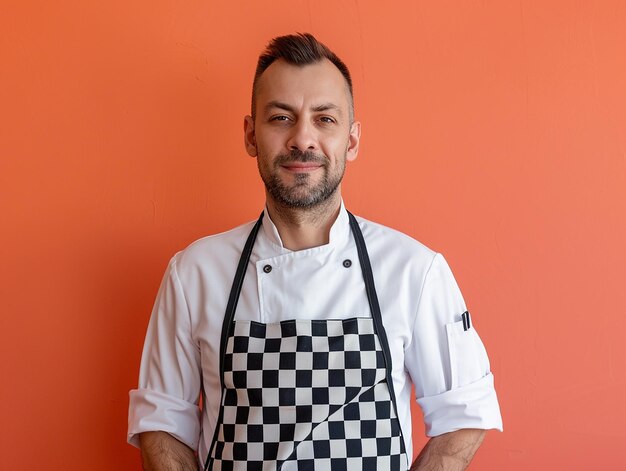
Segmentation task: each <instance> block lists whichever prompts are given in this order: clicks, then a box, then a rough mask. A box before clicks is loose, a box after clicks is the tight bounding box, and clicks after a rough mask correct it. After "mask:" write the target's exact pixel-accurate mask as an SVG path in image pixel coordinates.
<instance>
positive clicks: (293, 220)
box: [267, 191, 341, 251]
mask: <svg viewBox="0 0 626 471" xmlns="http://www.w3.org/2000/svg"><path fill="white" fill-rule="evenodd" d="M340 208H341V196H340V195H339V192H338V191H337V192H335V194H334V195H333V196H331V197H330V198H328V199H327V200H326V201H324V202H322V203H320V204H319V205H317V206H315V207H313V208H291V207H287V206H284V205H281V204H279V203H277V202H276V201H274V200H272V199H271V198H270V197H269V195H268V197H267V210H268V213H269V216H270V218H271V219H272V222H273V223H274V225H275V226H276V229H278V234H279V235H280V239H281V240H282V242H283V247H285V248H287V249H289V250H293V251H298V250H304V249H310V248H313V247H319V246H320V245H325V244H328V242H329V239H330V228H331V227H332V225H333V223H334V222H335V220H336V219H337V216H338V215H339V209H340Z"/></svg>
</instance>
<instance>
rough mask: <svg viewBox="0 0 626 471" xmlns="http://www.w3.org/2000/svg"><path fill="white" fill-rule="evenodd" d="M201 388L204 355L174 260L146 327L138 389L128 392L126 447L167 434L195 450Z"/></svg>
mask: <svg viewBox="0 0 626 471" xmlns="http://www.w3.org/2000/svg"><path fill="white" fill-rule="evenodd" d="M200 389H201V366H200V351H199V348H198V345H197V343H196V342H195V341H194V339H193V335H192V328H191V319H190V314H189V309H188V305H187V302H186V299H185V293H184V291H183V287H182V286H181V283H180V280H179V278H178V274H177V271H176V257H174V258H173V259H172V261H171V262H170V264H169V267H168V270H167V271H166V273H165V276H164V278H163V281H162V283H161V287H160V288H159V293H158V295H157V299H156V301H155V305H154V308H153V311H152V316H151V318H150V323H149V325H148V331H147V334H146V340H145V343H144V349H143V354H142V358H141V369H140V373H139V386H138V388H137V389H134V390H132V391H131V392H130V405H129V413H128V443H130V444H131V445H134V446H137V447H138V446H139V440H138V434H140V433H143V432H151V431H164V432H167V433H170V434H171V435H173V436H174V437H176V438H177V439H178V440H180V441H181V442H183V443H185V444H186V445H187V446H189V447H190V448H192V449H194V450H195V449H197V447H198V440H199V436H200V408H199V407H198V400H199V396H200Z"/></svg>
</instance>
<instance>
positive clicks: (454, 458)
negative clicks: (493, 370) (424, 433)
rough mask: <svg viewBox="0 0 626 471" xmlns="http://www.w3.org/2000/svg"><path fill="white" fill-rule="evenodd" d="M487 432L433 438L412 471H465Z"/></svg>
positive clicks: (462, 432)
mask: <svg viewBox="0 0 626 471" xmlns="http://www.w3.org/2000/svg"><path fill="white" fill-rule="evenodd" d="M485 433H486V432H485V430H477V429H463V430H457V431H456V432H450V433H444V434H443V435H439V436H437V437H433V438H431V439H430V440H429V441H428V443H427V444H426V446H425V447H424V449H423V450H422V451H421V453H420V454H419V456H418V457H417V459H416V460H415V463H413V466H411V471H463V470H464V469H466V468H467V466H468V465H469V464H470V461H472V458H473V457H474V453H476V450H478V447H479V446H480V444H481V443H482V441H483V439H484V437H485Z"/></svg>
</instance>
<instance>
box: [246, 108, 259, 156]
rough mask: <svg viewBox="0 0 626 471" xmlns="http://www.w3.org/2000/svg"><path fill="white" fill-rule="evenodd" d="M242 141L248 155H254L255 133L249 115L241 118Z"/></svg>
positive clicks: (252, 121)
mask: <svg viewBox="0 0 626 471" xmlns="http://www.w3.org/2000/svg"><path fill="white" fill-rule="evenodd" d="M243 142H244V145H245V146H246V152H247V153H248V155H249V156H250V157H256V155H257V152H256V134H255V132H254V120H253V119H252V116H250V115H248V116H246V117H245V118H244V119H243Z"/></svg>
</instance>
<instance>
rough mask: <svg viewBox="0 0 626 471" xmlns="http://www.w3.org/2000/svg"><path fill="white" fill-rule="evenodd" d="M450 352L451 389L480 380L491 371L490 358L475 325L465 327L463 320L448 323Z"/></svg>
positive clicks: (447, 331) (447, 333) (447, 332)
mask: <svg viewBox="0 0 626 471" xmlns="http://www.w3.org/2000/svg"><path fill="white" fill-rule="evenodd" d="M446 335H447V337H448V350H449V353H450V389H456V388H460V387H463V386H465V385H468V384H470V383H473V382H474V381H478V380H479V379H481V378H482V377H483V376H485V375H487V374H488V373H489V359H488V358H487V352H486V351H485V347H484V346H483V343H482V341H481V340H480V337H479V336H478V333H477V332H476V330H475V329H474V328H473V327H470V328H468V329H467V330H466V329H464V325H463V321H462V320H461V321H458V322H452V323H450V324H446Z"/></svg>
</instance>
